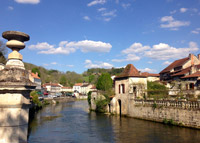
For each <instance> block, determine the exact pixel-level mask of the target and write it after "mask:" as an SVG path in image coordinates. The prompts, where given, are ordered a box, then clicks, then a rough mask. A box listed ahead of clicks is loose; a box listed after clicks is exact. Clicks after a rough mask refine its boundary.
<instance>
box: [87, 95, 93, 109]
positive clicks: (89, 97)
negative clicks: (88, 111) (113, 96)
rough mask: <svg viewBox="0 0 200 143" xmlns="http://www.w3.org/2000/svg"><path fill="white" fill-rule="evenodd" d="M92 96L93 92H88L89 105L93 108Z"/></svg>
mask: <svg viewBox="0 0 200 143" xmlns="http://www.w3.org/2000/svg"><path fill="white" fill-rule="evenodd" d="M91 94H92V92H91V91H90V92H88V98H87V100H88V104H89V106H91Z"/></svg>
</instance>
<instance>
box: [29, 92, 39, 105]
mask: <svg viewBox="0 0 200 143" xmlns="http://www.w3.org/2000/svg"><path fill="white" fill-rule="evenodd" d="M30 96H32V100H33V103H34V104H35V105H37V106H38V107H42V103H41V102H40V100H39V99H38V97H39V95H38V93H37V91H31V93H30Z"/></svg>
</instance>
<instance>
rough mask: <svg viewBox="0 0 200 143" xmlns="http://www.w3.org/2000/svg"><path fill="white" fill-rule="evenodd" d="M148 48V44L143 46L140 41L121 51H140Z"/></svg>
mask: <svg viewBox="0 0 200 143" xmlns="http://www.w3.org/2000/svg"><path fill="white" fill-rule="evenodd" d="M148 49H150V47H149V46H143V45H142V44H141V43H133V44H132V45H131V46H130V47H129V48H127V49H125V50H123V51H122V53H123V54H130V53H141V52H143V51H145V50H148Z"/></svg>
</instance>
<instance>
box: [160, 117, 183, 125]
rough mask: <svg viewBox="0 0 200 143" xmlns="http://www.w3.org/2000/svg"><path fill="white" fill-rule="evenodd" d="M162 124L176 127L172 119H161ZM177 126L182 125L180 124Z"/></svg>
mask: <svg viewBox="0 0 200 143" xmlns="http://www.w3.org/2000/svg"><path fill="white" fill-rule="evenodd" d="M163 123H164V124H166V125H178V124H177V123H176V122H174V120H172V119H169V120H167V119H166V118H165V119H163ZM179 125H182V124H181V123H180V124H179Z"/></svg>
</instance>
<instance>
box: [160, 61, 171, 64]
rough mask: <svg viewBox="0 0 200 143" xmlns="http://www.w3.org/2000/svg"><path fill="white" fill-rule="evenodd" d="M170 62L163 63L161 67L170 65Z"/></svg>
mask: <svg viewBox="0 0 200 143" xmlns="http://www.w3.org/2000/svg"><path fill="white" fill-rule="evenodd" d="M171 63H172V62H169V61H165V62H164V63H162V65H170V64H171Z"/></svg>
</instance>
